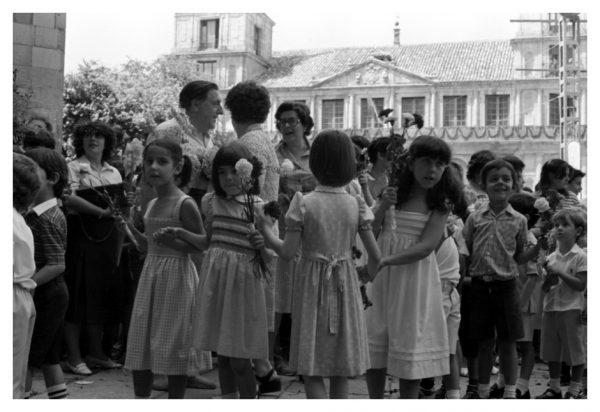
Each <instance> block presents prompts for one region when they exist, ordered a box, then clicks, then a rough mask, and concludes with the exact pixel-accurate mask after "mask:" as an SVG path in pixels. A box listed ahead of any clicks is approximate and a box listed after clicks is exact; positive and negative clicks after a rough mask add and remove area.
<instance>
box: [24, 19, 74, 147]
mask: <svg viewBox="0 0 600 412" xmlns="http://www.w3.org/2000/svg"><path fill="white" fill-rule="evenodd" d="M66 18H67V16H66V14H65V13H14V14H13V69H14V70H16V76H15V80H14V82H15V86H16V87H17V88H18V89H21V90H23V91H29V92H30V93H31V99H30V101H29V113H30V116H31V117H37V116H39V117H41V118H45V119H46V120H48V121H49V122H50V123H51V124H52V132H53V134H54V137H55V139H56V140H57V141H59V142H62V112H63V88H64V62H65V29H66V22H67V20H66ZM57 146H58V145H57Z"/></svg>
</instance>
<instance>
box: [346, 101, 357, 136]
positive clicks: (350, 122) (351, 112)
mask: <svg viewBox="0 0 600 412" xmlns="http://www.w3.org/2000/svg"><path fill="white" fill-rule="evenodd" d="M354 100H355V99H354V95H353V94H351V95H349V96H348V101H347V102H348V104H347V108H348V116H347V123H346V126H347V127H346V128H347V129H354Z"/></svg>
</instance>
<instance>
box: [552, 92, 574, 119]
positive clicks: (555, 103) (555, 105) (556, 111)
mask: <svg viewBox="0 0 600 412" xmlns="http://www.w3.org/2000/svg"><path fill="white" fill-rule="evenodd" d="M548 100H549V101H548V106H549V108H550V113H549V114H550V116H549V117H550V118H549V122H548V124H549V125H550V126H558V125H559V124H560V106H559V98H558V93H550V96H549V99H548ZM567 116H575V105H574V102H573V98H572V97H567Z"/></svg>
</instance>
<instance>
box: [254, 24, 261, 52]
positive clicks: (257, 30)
mask: <svg viewBox="0 0 600 412" xmlns="http://www.w3.org/2000/svg"><path fill="white" fill-rule="evenodd" d="M261 32H262V30H261V29H260V27H258V26H254V52H255V53H256V55H257V56H260V51H261V50H260V37H261V36H260V35H261Z"/></svg>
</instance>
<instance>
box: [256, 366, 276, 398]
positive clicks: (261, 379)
mask: <svg viewBox="0 0 600 412" xmlns="http://www.w3.org/2000/svg"><path fill="white" fill-rule="evenodd" d="M274 373H275V369H274V368H271V370H270V371H269V372H268V373H267V374H266V375H265V376H256V375H255V376H256V380H257V381H258V393H259V395H260V394H263V393H270V392H279V391H280V390H281V379H279V377H277V376H275V377H273V374H274Z"/></svg>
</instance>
